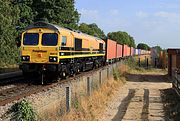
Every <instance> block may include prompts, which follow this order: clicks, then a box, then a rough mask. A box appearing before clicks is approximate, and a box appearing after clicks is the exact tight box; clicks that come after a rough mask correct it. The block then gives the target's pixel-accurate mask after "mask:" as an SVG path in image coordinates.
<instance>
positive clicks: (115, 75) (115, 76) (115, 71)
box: [113, 69, 121, 81]
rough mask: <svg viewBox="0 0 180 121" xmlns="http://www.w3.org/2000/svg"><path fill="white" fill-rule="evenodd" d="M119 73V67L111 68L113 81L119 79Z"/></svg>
mask: <svg viewBox="0 0 180 121" xmlns="http://www.w3.org/2000/svg"><path fill="white" fill-rule="evenodd" d="M120 76H121V74H120V70H119V69H113V78H114V80H115V81H117V80H119V78H120Z"/></svg>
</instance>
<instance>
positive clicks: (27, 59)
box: [21, 56, 30, 61]
mask: <svg viewBox="0 0 180 121" xmlns="http://www.w3.org/2000/svg"><path fill="white" fill-rule="evenodd" d="M21 60H22V61H30V56H21Z"/></svg>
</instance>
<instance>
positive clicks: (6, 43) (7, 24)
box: [0, 0, 19, 67]
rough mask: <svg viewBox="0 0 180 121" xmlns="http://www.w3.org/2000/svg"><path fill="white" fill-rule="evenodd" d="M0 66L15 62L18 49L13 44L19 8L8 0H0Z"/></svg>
mask: <svg viewBox="0 0 180 121" xmlns="http://www.w3.org/2000/svg"><path fill="white" fill-rule="evenodd" d="M0 13H1V14H0V35H1V36H0V50H1V51H0V58H1V59H0V67H4V66H6V64H8V65H9V64H14V63H17V58H18V49H17V48H16V46H15V37H16V29H15V25H16V22H17V20H18V17H19V16H18V15H19V9H18V7H17V6H13V5H12V4H11V1H10V0H0Z"/></svg>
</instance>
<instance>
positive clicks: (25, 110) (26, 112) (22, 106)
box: [11, 100, 37, 121]
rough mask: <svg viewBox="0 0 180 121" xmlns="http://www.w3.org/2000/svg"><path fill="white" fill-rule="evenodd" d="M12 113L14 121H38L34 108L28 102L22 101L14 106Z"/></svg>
mask: <svg viewBox="0 0 180 121" xmlns="http://www.w3.org/2000/svg"><path fill="white" fill-rule="evenodd" d="M11 110H12V112H14V117H13V120H16V121H36V120H37V119H36V114H35V112H34V111H33V109H32V106H31V105H30V103H29V102H27V101H26V100H22V101H21V102H19V103H16V104H15V105H13V106H12V109H11Z"/></svg>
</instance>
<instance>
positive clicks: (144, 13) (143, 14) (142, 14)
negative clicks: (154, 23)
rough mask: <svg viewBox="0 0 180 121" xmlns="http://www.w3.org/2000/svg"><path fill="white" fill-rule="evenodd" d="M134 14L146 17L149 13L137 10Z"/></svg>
mask: <svg viewBox="0 0 180 121" xmlns="http://www.w3.org/2000/svg"><path fill="white" fill-rule="evenodd" d="M136 16H137V17H139V18H146V17H148V16H149V15H148V13H146V12H143V11H138V12H136Z"/></svg>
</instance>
